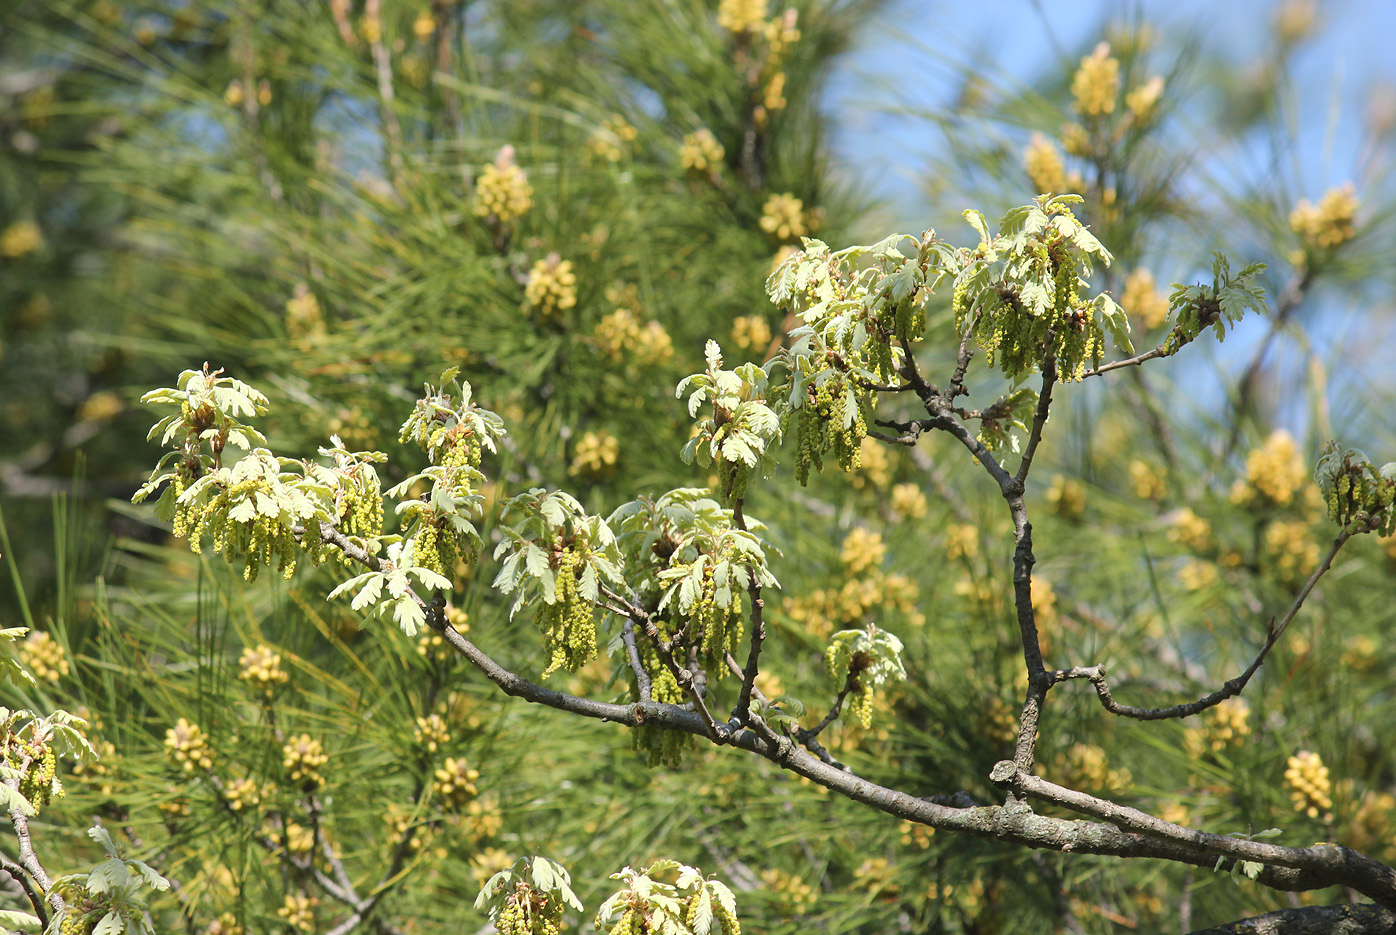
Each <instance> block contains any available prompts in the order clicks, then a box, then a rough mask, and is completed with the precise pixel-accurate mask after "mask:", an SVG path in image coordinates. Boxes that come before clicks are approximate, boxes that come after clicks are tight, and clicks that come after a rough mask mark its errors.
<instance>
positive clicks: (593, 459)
mask: <svg viewBox="0 0 1396 935" xmlns="http://www.w3.org/2000/svg"><path fill="white" fill-rule="evenodd" d="M619 458H620V440H619V439H617V438H616V437H615V436H614V435H611V434H609V433H607V432H601V433H599V434H598V433H596V432H587V433H585V434H583V435H582V437H581V438H580V439H578V441H577V448H576V455H575V456H574V457H573V458H572V464H571V465H570V466H569V467H568V468H567V473H569V474H571V475H572V476H574V477H576V476H578V475H585V476H591V477H595V476H598V475H601V474H605V473H607V472H609V471H611V470H613V469H614V468H615V466H616V461H617V460H618V459H619Z"/></svg>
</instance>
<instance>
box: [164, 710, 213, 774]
mask: <svg viewBox="0 0 1396 935" xmlns="http://www.w3.org/2000/svg"><path fill="white" fill-rule="evenodd" d="M165 752H166V753H168V754H169V755H170V757H171V759H173V760H174V761H175V762H176V763H178V764H179V765H180V768H181V769H183V770H184V771H185V772H186V773H192V772H194V770H196V769H211V768H212V767H213V751H212V750H210V749H209V745H208V739H207V738H205V737H204V732H203V731H202V730H201V729H200V728H199V725H198V724H192V723H190V722H189V721H188V720H186V719H184V718H180V719H179V720H178V721H177V722H176V723H175V726H174V727H171V728H170V729H168V730H166V731H165Z"/></svg>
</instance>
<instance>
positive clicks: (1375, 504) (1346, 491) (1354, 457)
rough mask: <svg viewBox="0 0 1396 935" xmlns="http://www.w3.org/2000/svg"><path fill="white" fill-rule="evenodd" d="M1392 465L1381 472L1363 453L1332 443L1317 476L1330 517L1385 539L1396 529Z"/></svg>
mask: <svg viewBox="0 0 1396 935" xmlns="http://www.w3.org/2000/svg"><path fill="white" fill-rule="evenodd" d="M1388 474H1390V465H1388V466H1387V467H1385V468H1383V469H1382V470H1381V471H1378V470H1377V469H1376V468H1375V467H1374V466H1373V465H1372V463H1371V462H1370V461H1368V460H1367V458H1366V457H1365V456H1364V455H1362V454H1361V452H1357V451H1352V450H1351V449H1344V448H1341V447H1340V446H1339V445H1338V444H1337V442H1330V443H1329V444H1328V445H1327V446H1326V447H1325V448H1324V450H1323V457H1322V458H1321V459H1320V461H1319V466H1318V471H1317V476H1318V481H1319V487H1320V489H1321V491H1322V493H1323V499H1324V502H1325V503H1326V504H1327V506H1328V516H1329V518H1330V519H1332V520H1333V522H1335V523H1338V524H1339V525H1341V526H1346V525H1348V524H1349V523H1351V522H1353V521H1354V520H1360V521H1362V522H1365V523H1366V524H1367V526H1366V528H1368V529H1373V530H1375V531H1376V532H1378V533H1380V534H1381V535H1383V536H1389V535H1391V533H1392V531H1393V529H1396V476H1387V475H1388Z"/></svg>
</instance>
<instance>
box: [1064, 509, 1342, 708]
mask: <svg viewBox="0 0 1396 935" xmlns="http://www.w3.org/2000/svg"><path fill="white" fill-rule="evenodd" d="M1352 536H1353V531H1352V530H1351V529H1350V528H1348V527H1344V528H1343V530H1342V532H1340V533H1339V534H1338V537H1337V538H1336V539H1334V540H1333V545H1332V546H1331V547H1330V548H1329V550H1328V554H1327V555H1325V556H1324V557H1323V561H1322V562H1320V563H1319V566H1318V568H1315V569H1314V572H1313V574H1311V575H1309V578H1308V580H1307V581H1305V582H1304V586H1303V587H1302V588H1300V589H1299V593H1298V595H1296V596H1295V598H1294V601H1293V603H1291V604H1290V605H1289V610H1287V611H1285V615H1284V616H1283V617H1281V618H1280V622H1279V623H1278V624H1274V623H1272V624H1271V626H1270V628H1269V632H1268V633H1267V634H1266V636H1265V644H1264V645H1263V646H1261V647H1260V652H1259V653H1257V654H1256V657H1255V659H1254V660H1253V661H1252V662H1251V664H1250V665H1249V666H1247V667H1246V670H1245V671H1244V672H1242V673H1241V674H1240V675H1238V676H1236V677H1235V678H1234V679H1231V680H1229V681H1227V682H1226V683H1225V684H1223V685H1222V687H1221V688H1219V689H1217V690H1216V691H1214V692H1212V693H1211V694H1210V695H1206V696H1204V697H1202V698H1199V699H1197V700H1196V701H1191V702H1188V703H1187V704H1177V705H1173V706H1172V707H1168V708H1136V707H1132V706H1130V705H1122V704H1120V703H1119V702H1117V701H1116V700H1115V699H1114V698H1113V697H1111V695H1110V683H1109V682H1108V681H1107V680H1106V676H1105V666H1103V665H1096V666H1077V667H1075V668H1071V669H1062V670H1059V671H1056V672H1052V673H1049V675H1050V677H1051V679H1052V684H1054V685H1055V684H1059V683H1061V682H1065V681H1067V680H1069V679H1081V678H1083V679H1088V680H1089V681H1090V682H1091V684H1092V685H1094V686H1095V691H1096V696H1097V697H1099V698H1100V704H1101V706H1102V707H1104V708H1105V710H1107V711H1109V712H1110V713H1111V714H1116V715H1119V716H1120V717H1127V718H1133V719H1135V720H1139V721H1161V720H1165V719H1168V718H1183V717H1191V716H1192V715H1194V714H1200V713H1202V712H1203V711H1206V710H1207V709H1208V708H1211V707H1213V706H1215V705H1218V704H1221V703H1222V702H1223V701H1225V700H1226V699H1228V698H1231V697H1234V696H1236V695H1239V694H1241V692H1242V691H1243V690H1244V689H1245V687H1246V684H1247V683H1248V682H1250V680H1251V676H1253V675H1255V673H1256V672H1257V671H1258V670H1259V669H1260V666H1261V664H1262V663H1264V662H1265V658H1266V657H1267V656H1268V655H1269V654H1270V650H1272V649H1274V648H1275V644H1276V643H1278V642H1279V639H1280V637H1281V636H1283V635H1284V632H1285V630H1286V629H1287V628H1288V627H1289V625H1290V623H1291V622H1292V621H1293V620H1294V618H1295V616H1297V615H1298V613H1299V609H1300V608H1301V607H1303V606H1304V601H1305V600H1306V599H1307V598H1308V596H1309V593H1310V592H1311V591H1313V589H1314V585H1316V584H1318V580H1319V579H1320V578H1322V577H1323V576H1324V574H1326V573H1327V572H1328V570H1329V569H1330V568H1331V567H1332V566H1333V559H1334V557H1335V556H1337V554H1338V550H1339V549H1341V548H1342V547H1343V544H1344V543H1345V542H1347V541H1348V539H1350V538H1352Z"/></svg>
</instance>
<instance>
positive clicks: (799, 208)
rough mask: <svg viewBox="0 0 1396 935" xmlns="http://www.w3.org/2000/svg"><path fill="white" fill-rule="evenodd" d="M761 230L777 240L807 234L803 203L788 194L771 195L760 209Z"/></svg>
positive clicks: (790, 238) (791, 238)
mask: <svg viewBox="0 0 1396 935" xmlns="http://www.w3.org/2000/svg"><path fill="white" fill-rule="evenodd" d="M759 223H760V225H761V229H762V230H763V231H765V232H766V233H768V234H770V235H771V236H773V237H775V238H776V239H777V240H793V239H795V238H797V237H803V236H804V235H805V234H807V233H809V228H808V226H807V225H806V221H805V203H804V202H803V201H802V200H800V199H799V198H796V197H795V196H794V195H792V194H790V193H789V192H785V193H782V194H778V195H772V196H771V197H769V198H767V199H766V204H765V205H764V206H762V208H761V220H760V222H759Z"/></svg>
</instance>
